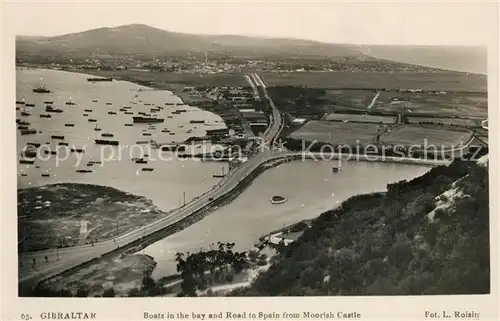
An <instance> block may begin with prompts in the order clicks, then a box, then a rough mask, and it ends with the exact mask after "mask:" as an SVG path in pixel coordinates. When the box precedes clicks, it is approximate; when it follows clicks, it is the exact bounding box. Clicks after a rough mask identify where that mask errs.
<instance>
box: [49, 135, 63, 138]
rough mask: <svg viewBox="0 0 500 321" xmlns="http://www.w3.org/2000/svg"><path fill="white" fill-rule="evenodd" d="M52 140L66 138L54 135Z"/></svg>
mask: <svg viewBox="0 0 500 321" xmlns="http://www.w3.org/2000/svg"><path fill="white" fill-rule="evenodd" d="M50 138H51V139H64V136H62V135H52V136H50Z"/></svg>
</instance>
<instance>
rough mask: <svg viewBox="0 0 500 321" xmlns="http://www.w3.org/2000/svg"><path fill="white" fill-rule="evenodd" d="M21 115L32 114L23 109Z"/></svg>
mask: <svg viewBox="0 0 500 321" xmlns="http://www.w3.org/2000/svg"><path fill="white" fill-rule="evenodd" d="M21 116H31V114H30V113H28V112H27V111H22V112H21Z"/></svg>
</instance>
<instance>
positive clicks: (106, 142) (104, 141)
mask: <svg viewBox="0 0 500 321" xmlns="http://www.w3.org/2000/svg"><path fill="white" fill-rule="evenodd" d="M95 143H96V144H98V145H112V146H118V145H119V144H120V142H119V141H117V140H107V139H96V140H95Z"/></svg>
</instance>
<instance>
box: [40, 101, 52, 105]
mask: <svg viewBox="0 0 500 321" xmlns="http://www.w3.org/2000/svg"><path fill="white" fill-rule="evenodd" d="M43 103H44V104H46V105H52V104H53V103H54V101H44V102H43Z"/></svg>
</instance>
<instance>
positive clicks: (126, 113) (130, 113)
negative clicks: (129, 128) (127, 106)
mask: <svg viewBox="0 0 500 321" xmlns="http://www.w3.org/2000/svg"><path fill="white" fill-rule="evenodd" d="M124 114H125V115H133V114H134V113H133V112H131V111H126V112H125V113H124Z"/></svg>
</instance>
